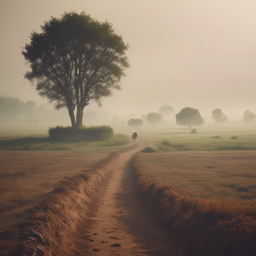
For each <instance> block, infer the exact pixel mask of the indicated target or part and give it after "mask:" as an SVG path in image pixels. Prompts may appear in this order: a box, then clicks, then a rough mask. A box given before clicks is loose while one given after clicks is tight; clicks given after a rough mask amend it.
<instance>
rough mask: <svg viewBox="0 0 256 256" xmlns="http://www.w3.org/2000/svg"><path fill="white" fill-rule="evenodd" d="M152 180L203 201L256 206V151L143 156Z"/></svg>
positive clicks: (140, 159)
mask: <svg viewBox="0 0 256 256" xmlns="http://www.w3.org/2000/svg"><path fill="white" fill-rule="evenodd" d="M138 161H139V162H140V164H141V165H142V167H143V168H144V169H145V170H146V172H145V175H146V177H147V178H148V179H152V180H155V181H159V182H163V183H166V184H167V185H171V186H172V187H173V188H175V189H176V190H178V191H180V193H181V192H186V194H189V195H191V196H193V197H199V198H202V199H225V200H228V201H233V202H234V203H239V204H255V203H256V171H255V170H256V151H235V152H234V151H232V152H230V151H223V152H216V151H215V152H173V153H156V154H150V155H149V154H141V155H140V156H139V157H138Z"/></svg>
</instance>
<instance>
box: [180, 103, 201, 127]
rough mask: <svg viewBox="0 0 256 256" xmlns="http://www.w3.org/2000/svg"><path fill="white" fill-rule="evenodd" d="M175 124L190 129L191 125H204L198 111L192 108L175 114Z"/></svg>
mask: <svg viewBox="0 0 256 256" xmlns="http://www.w3.org/2000/svg"><path fill="white" fill-rule="evenodd" d="M176 123H177V124H178V125H184V126H188V127H189V128H190V129H191V128H192V126H193V125H201V124H203V123H204V120H203V119H202V117H201V115H200V113H199V110H198V109H194V108H189V107H187V108H183V109H182V110H181V111H180V112H179V113H178V114H176Z"/></svg>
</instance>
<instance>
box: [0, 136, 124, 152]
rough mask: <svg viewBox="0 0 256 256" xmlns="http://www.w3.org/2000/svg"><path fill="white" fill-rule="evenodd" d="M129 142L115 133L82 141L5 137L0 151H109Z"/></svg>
mask: <svg viewBox="0 0 256 256" xmlns="http://www.w3.org/2000/svg"><path fill="white" fill-rule="evenodd" d="M128 143H129V139H128V137H127V136H125V135H121V134H115V135H112V136H111V137H109V138H108V139H106V140H101V141H84V142H73V143H71V142H70V143H67V142H52V141H51V140H50V139H49V137H23V138H13V139H12V138H5V139H4V140H0V151H26V150H29V151H86V152H110V151H115V150H119V149H120V148H122V147H124V146H126V145H127V144H128Z"/></svg>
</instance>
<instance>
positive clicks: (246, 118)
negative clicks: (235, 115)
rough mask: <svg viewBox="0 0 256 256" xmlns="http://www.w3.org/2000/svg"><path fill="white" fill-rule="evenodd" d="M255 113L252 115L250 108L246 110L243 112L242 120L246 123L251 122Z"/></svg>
mask: <svg viewBox="0 0 256 256" xmlns="http://www.w3.org/2000/svg"><path fill="white" fill-rule="evenodd" d="M255 117H256V115H254V114H253V113H252V112H251V111H250V110H246V111H245V112H244V114H243V121H244V122H246V123H251V122H253V121H254V119H255Z"/></svg>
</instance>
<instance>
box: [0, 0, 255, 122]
mask: <svg viewBox="0 0 256 256" xmlns="http://www.w3.org/2000/svg"><path fill="white" fill-rule="evenodd" d="M71 10H73V11H77V12H81V11H83V10H84V11H85V12H86V13H88V14H90V15H91V16H92V17H94V18H96V19H98V20H99V21H104V20H108V21H110V22H112V23H113V26H114V28H115V30H116V32H117V33H118V34H121V35H123V38H124V41H125V42H126V43H128V44H129V45H130V49H129V51H128V57H129V60H130V64H131V68H130V69H128V70H127V76H126V77H125V78H124V79H123V80H122V88H123V89H122V91H118V92H116V93H115V94H114V96H113V97H111V98H107V99H105V100H104V101H103V106H102V108H101V109H98V107H97V106H96V104H93V103H92V104H91V105H90V106H89V107H87V108H86V109H85V113H86V112H88V111H98V112H102V113H103V112H104V111H109V112H115V113H117V114H120V115H121V114H124V113H126V114H131V113H135V114H137V115H141V114H143V113H145V114H146V113H148V112H151V111H154V112H157V111H158V109H159V108H160V107H161V106H162V105H171V106H172V107H173V108H174V109H175V111H176V112H178V111H179V110H180V109H181V108H183V107H187V106H189V107H193V108H198V109H199V110H200V112H201V114H202V116H203V117H204V118H205V119H207V118H211V111H212V110H213V109H215V108H221V109H222V110H223V112H224V113H225V114H226V115H227V116H228V117H229V120H231V119H232V118H233V119H234V120H236V119H237V120H241V116H242V114H243V112H244V111H245V110H246V109H249V110H251V111H252V112H254V113H255V112H256V103H255V102H256V101H255V95H256V86H255V81H256V72H255V67H256V15H255V13H256V2H255V1H253V0H243V1H242V0H240V1H238V0H232V1H231V0H214V1H209V0H194V1H190V0H186V1H185V0H172V1H171V0H160V1H154V0H122V1H120V0H108V1H105V0H75V1H69V0H54V1H53V0H44V1H34V0H22V1H19V0H16V1H14V0H0V33H1V41H0V51H1V58H0V86H1V87H0V88H1V90H0V96H6V97H18V98H20V99H21V100H23V101H28V100H33V101H35V102H36V103H37V104H38V105H40V104H46V103H47V99H41V98H40V97H39V96H38V95H37V93H36V91H35V89H34V87H32V86H31V85H30V83H29V82H28V81H27V80H25V79H24V77H23V75H24V73H25V72H26V71H27V70H28V66H26V64H25V60H24V58H23V56H22V55H21V50H22V47H24V46H25V44H26V43H29V36H30V34H31V32H32V31H33V30H35V31H40V26H41V25H43V23H44V21H46V20H49V19H50V17H51V16H53V17H60V15H61V14H63V13H64V12H65V11H67V12H69V11H71ZM212 122H213V121H212Z"/></svg>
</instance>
